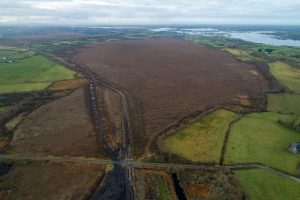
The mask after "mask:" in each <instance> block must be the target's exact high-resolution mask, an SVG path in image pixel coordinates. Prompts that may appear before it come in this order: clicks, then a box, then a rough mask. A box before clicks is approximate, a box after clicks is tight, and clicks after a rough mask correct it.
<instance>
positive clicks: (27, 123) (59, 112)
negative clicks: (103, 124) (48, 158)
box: [8, 88, 104, 157]
mask: <svg viewBox="0 0 300 200" xmlns="http://www.w3.org/2000/svg"><path fill="white" fill-rule="evenodd" d="M8 151H9V152H11V153H17V154H29V155H69V156H86V157H89V156H92V157H103V156H104V155H103V154H104V152H103V149H102V148H101V146H100V144H99V142H98V137H97V134H96V131H95V128H94V125H93V123H92V120H91V118H90V115H89V109H88V105H87V103H86V101H85V92H84V88H79V89H77V90H76V91H74V92H73V93H72V94H70V95H69V96H66V97H63V98H61V99H58V100H55V101H53V102H51V103H49V104H46V105H43V106H41V107H39V108H38V109H36V110H34V111H33V112H32V113H30V114H29V115H28V116H27V117H26V118H25V119H24V120H23V121H22V122H21V124H20V125H19V126H18V127H17V129H16V130H15V131H14V132H13V139H12V142H11V143H10V147H9V149H8Z"/></svg>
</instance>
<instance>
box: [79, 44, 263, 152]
mask: <svg viewBox="0 0 300 200" xmlns="http://www.w3.org/2000/svg"><path fill="white" fill-rule="evenodd" d="M73 62H75V63H77V64H79V65H81V66H85V67H87V68H89V69H91V70H92V71H93V72H94V73H96V74H97V79H100V80H102V81H104V82H105V81H107V82H109V83H111V84H114V85H117V86H119V87H120V88H122V89H124V91H125V92H126V95H127V98H128V100H129V112H130V113H129V114H130V120H131V129H132V135H130V142H131V148H132V153H133V156H134V157H137V156H140V155H142V154H143V153H144V152H145V150H148V148H147V146H148V147H149V144H150V141H151V140H153V139H154V138H155V137H156V136H157V135H158V134H159V133H161V132H162V131H163V130H165V129H166V128H167V127H168V126H170V125H172V124H176V123H178V122H179V121H180V120H182V119H184V118H187V117H189V116H191V115H192V114H195V113H200V112H201V111H205V110H207V109H208V108H213V107H217V106H246V107H248V108H249V107H251V108H257V107H258V106H259V104H261V102H262V101H261V99H262V96H263V90H264V89H263V88H264V87H263V83H262V81H261V79H260V77H259V76H258V75H257V73H253V71H257V70H256V68H255V67H254V66H252V65H250V64H245V63H242V62H238V61H236V60H235V59H233V58H232V57H231V56H230V55H229V54H228V53H225V52H222V51H219V50H216V49H213V48H209V47H207V46H205V45H202V44H198V43H191V42H188V41H183V40H176V39H151V40H128V41H113V42H102V43H94V44H90V45H88V46H85V47H83V48H81V49H79V52H78V53H77V54H76V55H75V56H74V57H73ZM241 96H242V97H243V98H249V102H250V103H247V105H243V103H242V102H243V101H242V100H241V101H239V98H240V97H241ZM147 144H148V145H147Z"/></svg>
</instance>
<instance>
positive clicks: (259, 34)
mask: <svg viewBox="0 0 300 200" xmlns="http://www.w3.org/2000/svg"><path fill="white" fill-rule="evenodd" d="M151 30H152V31H154V32H160V31H172V32H177V33H183V34H189V35H201V36H205V37H213V36H218V35H223V36H225V37H229V38H234V39H241V40H244V41H248V42H254V43H261V44H267V45H274V46H294V47H299V46H300V40H291V39H280V38H276V37H275V35H274V34H272V33H275V31H226V30H218V29H214V28H157V29H151Z"/></svg>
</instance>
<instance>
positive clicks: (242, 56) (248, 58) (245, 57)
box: [224, 48, 262, 61]
mask: <svg viewBox="0 0 300 200" xmlns="http://www.w3.org/2000/svg"><path fill="white" fill-rule="evenodd" d="M224 50H225V51H228V52H229V53H231V54H233V55H234V56H236V57H237V58H239V59H241V60H242V61H253V60H254V61H259V60H262V59H261V58H258V57H254V56H252V55H250V53H248V52H247V51H243V50H239V49H233V48H225V49H224Z"/></svg>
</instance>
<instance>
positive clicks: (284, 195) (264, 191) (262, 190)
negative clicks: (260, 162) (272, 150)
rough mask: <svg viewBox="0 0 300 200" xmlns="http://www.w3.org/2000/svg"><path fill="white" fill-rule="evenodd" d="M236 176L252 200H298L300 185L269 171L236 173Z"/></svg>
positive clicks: (255, 170) (257, 170)
mask: <svg viewBox="0 0 300 200" xmlns="http://www.w3.org/2000/svg"><path fill="white" fill-rule="evenodd" d="M234 174H235V176H236V177H237V178H238V180H239V182H240V183H241V185H242V186H243V188H244V190H245V192H246V193H247V195H248V196H249V197H250V199H251V200H261V199H263V200H296V199H299V197H300V183H297V182H296V181H293V180H290V179H288V178H285V177H282V176H279V175H277V174H273V173H271V172H268V171H264V170H259V169H252V170H241V171H235V172H234Z"/></svg>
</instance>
